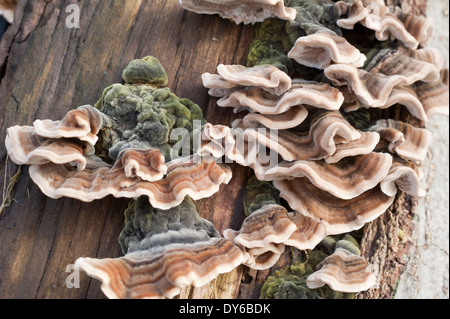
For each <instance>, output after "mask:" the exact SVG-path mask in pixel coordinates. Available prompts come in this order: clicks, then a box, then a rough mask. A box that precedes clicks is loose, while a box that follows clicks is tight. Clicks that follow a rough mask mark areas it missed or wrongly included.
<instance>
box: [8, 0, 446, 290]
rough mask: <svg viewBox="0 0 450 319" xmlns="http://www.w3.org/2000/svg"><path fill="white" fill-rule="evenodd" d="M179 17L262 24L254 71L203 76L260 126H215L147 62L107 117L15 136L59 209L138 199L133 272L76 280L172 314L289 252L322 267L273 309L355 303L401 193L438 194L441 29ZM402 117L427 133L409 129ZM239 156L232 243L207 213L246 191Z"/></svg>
mask: <svg viewBox="0 0 450 319" xmlns="http://www.w3.org/2000/svg"><path fill="white" fill-rule="evenodd" d="M6 2H7V3H10V2H11V1H6ZM179 2H180V5H181V6H182V7H183V8H185V9H187V10H191V11H194V12H197V13H205V14H219V15H220V16H222V17H224V18H227V19H230V20H232V21H234V22H236V23H238V24H239V23H244V24H256V23H258V24H257V25H256V26H255V29H254V30H255V41H254V42H253V43H252V45H251V49H250V52H249V54H248V61H247V65H245V66H244V65H236V64H235V65H224V64H220V65H218V67H217V74H211V73H205V74H203V76H202V81H203V85H204V87H206V88H207V89H209V95H211V96H212V97H215V98H217V105H218V106H219V107H222V108H232V109H233V111H234V112H235V113H236V114H237V113H244V114H240V115H242V116H240V117H239V118H236V119H235V121H234V122H233V123H232V124H231V126H230V127H229V126H224V125H220V124H219V125H214V124H212V123H207V122H206V121H205V119H204V118H203V112H202V109H201V108H200V107H199V106H198V105H197V104H195V103H194V102H192V101H190V100H188V99H183V98H179V97H177V96H176V95H175V94H173V93H172V92H171V91H170V89H169V88H166V87H165V86H166V85H167V83H168V77H167V74H166V72H165V70H164V68H163V67H162V65H161V64H160V62H159V61H158V60H157V59H155V58H153V57H145V58H143V59H137V60H133V61H132V62H130V63H129V64H128V66H127V67H126V68H125V70H124V71H123V73H122V78H123V80H124V81H125V83H116V84H112V85H111V86H109V87H108V88H106V89H105V90H104V91H103V94H102V97H101V98H100V100H99V101H98V102H97V103H96V104H95V107H92V106H89V105H86V106H82V107H79V108H78V109H76V110H72V111H70V112H68V113H67V115H66V116H65V117H64V118H63V119H62V120H60V121H51V120H45V121H41V120H38V121H35V122H34V123H33V126H15V127H12V128H9V129H8V130H7V136H6V141H5V145H6V148H7V151H8V154H9V155H10V157H11V159H12V160H13V161H14V162H15V163H17V164H19V165H31V167H30V169H29V173H30V176H31V178H32V179H33V181H34V182H35V183H36V184H37V185H38V187H39V188H40V189H41V190H42V192H43V193H45V194H46V195H47V196H49V197H51V198H60V197H71V198H75V199H79V200H81V201H87V202H89V201H93V200H97V199H101V198H104V197H106V196H109V195H112V196H115V197H119V198H128V199H132V201H131V203H130V206H129V208H128V209H127V211H126V212H125V228H124V230H123V231H122V233H121V235H120V238H119V243H120V245H121V248H122V252H123V254H124V256H123V257H121V258H116V259H95V258H80V259H78V260H77V262H76V265H77V266H79V267H80V268H81V269H83V270H84V271H85V272H86V273H87V274H88V275H89V276H91V277H94V278H97V279H99V280H100V281H101V282H102V290H103V292H104V293H105V295H106V296H107V297H110V298H173V297H175V296H176V295H178V294H179V293H180V291H181V289H182V288H184V287H186V286H190V285H193V286H195V287H199V286H202V285H204V284H206V283H208V282H210V281H211V280H214V279H215V278H216V277H217V276H218V275H219V274H222V273H226V272H229V271H231V270H233V269H235V268H236V267H238V266H239V265H245V266H247V267H250V268H252V269H256V270H265V269H269V268H271V267H272V266H274V265H275V264H276V263H277V262H278V261H279V259H280V257H281V255H282V254H283V253H284V252H285V250H286V247H288V246H290V247H293V248H294V249H297V250H300V251H308V252H306V253H305V255H307V256H308V258H307V260H306V261H302V262H299V263H296V264H293V265H291V266H290V267H288V268H286V269H284V270H281V271H278V272H275V274H274V276H272V277H270V278H269V279H268V281H267V282H266V284H265V285H264V286H263V288H262V297H263V298H266V297H267V298H273V297H275V298H278V297H280V298H285V297H295V298H347V297H348V298H352V297H354V296H355V293H358V292H360V291H364V290H367V289H369V288H371V287H372V286H373V285H374V284H375V282H376V276H375V274H374V272H373V269H372V267H371V266H370V265H369V264H368V262H367V261H366V260H365V259H364V258H362V257H361V252H360V250H359V247H358V242H357V240H356V239H354V238H353V237H351V235H350V234H349V233H352V234H354V232H355V231H357V230H361V229H362V228H363V226H364V225H366V224H367V223H369V222H371V221H374V220H375V219H376V218H378V217H380V216H381V215H383V214H384V213H385V212H386V211H387V210H388V208H389V207H390V206H391V205H392V204H393V203H394V201H395V199H396V196H397V194H398V193H399V192H404V193H406V194H408V195H411V196H414V197H423V196H425V190H424V189H423V188H422V185H421V179H422V177H423V176H422V172H421V170H420V162H422V161H423V160H424V159H425V157H426V155H427V152H428V149H429V146H430V143H431V141H432V136H431V134H430V133H429V132H428V131H427V130H426V129H424V128H422V127H418V126H419V124H417V123H418V121H417V120H421V121H423V122H426V121H428V120H429V119H430V118H431V117H432V116H434V115H436V114H444V115H448V112H449V111H448V109H449V106H448V86H449V80H448V77H449V76H448V74H449V73H448V70H447V69H444V59H443V57H442V55H441V54H440V53H439V51H437V50H436V49H433V48H424V47H423V45H424V44H425V43H426V40H427V39H428V38H429V37H430V35H431V34H432V31H433V27H432V24H431V22H430V21H428V20H427V19H425V18H423V17H419V16H415V15H412V14H409V13H405V12H403V11H402V9H401V8H399V7H388V6H386V5H385V3H384V1H382V0H344V1H332V0H286V1H283V0H245V1H237V0H180V1H179ZM2 3H5V1H3V2H1V1H0V4H2ZM0 9H1V7H0ZM356 25H361V26H362V27H361V26H357V27H356ZM355 28H357V29H356V30H354V29H355ZM359 33H361V34H359ZM391 108H392V109H395V110H400V112H399V113H401V114H402V115H404V114H405V113H402V112H404V110H403V109H401V108H405V110H406V111H408V112H409V113H410V114H411V115H412V116H414V117H415V118H416V119H414V120H411V121H409V120H408V119H409V118H408V117H407V116H405V118H404V119H403V118H401V119H396V120H394V119H392V118H391V117H392V114H393V113H392V112H391V110H390V109H391ZM199 140H200V142H199V143H196V142H198V141H199ZM197 144H198V145H197ZM186 145H187V147H186ZM222 157H225V158H226V159H227V160H229V161H231V162H235V163H237V164H239V165H242V166H245V167H249V168H251V169H252V170H253V172H254V175H255V177H254V178H252V179H251V180H250V181H249V183H248V185H247V186H246V188H245V190H244V194H243V204H244V211H245V214H246V218H245V219H244V220H243V223H242V225H241V227H240V229H239V230H232V229H227V230H225V231H224V232H223V236H220V234H219V232H218V231H217V230H216V228H215V226H214V225H213V224H212V223H211V222H209V221H207V220H205V219H203V218H201V217H200V215H199V214H198V212H197V210H196V207H195V204H194V202H193V201H195V200H200V199H203V198H207V197H210V196H212V195H213V194H215V193H216V192H218V191H219V188H220V187H221V185H223V184H227V183H229V181H230V180H231V178H232V173H231V172H232V171H231V168H230V167H228V166H227V165H225V164H220V163H218V162H219V161H216V159H219V158H222ZM337 235H339V236H340V237H342V236H343V238H341V239H340V240H339V241H338V240H337V238H338V237H337ZM327 236H336V237H333V238H331V237H327ZM330 242H331V243H332V244H330ZM327 245H328V246H327ZM324 246H327V249H326V252H324V251H323V247H324ZM321 249H322V250H321Z"/></svg>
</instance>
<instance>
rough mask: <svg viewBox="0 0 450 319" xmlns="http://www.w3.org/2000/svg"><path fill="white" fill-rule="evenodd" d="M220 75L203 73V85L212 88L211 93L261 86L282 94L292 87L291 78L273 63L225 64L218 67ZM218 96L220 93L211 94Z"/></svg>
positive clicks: (224, 92) (271, 91)
mask: <svg viewBox="0 0 450 319" xmlns="http://www.w3.org/2000/svg"><path fill="white" fill-rule="evenodd" d="M217 72H218V75H216V74H210V73H205V74H203V75H202V80H203V86H204V87H206V88H208V89H211V90H213V91H210V94H211V93H213V92H215V91H217V90H219V92H223V95H222V96H224V95H226V94H228V93H230V92H231V91H233V90H236V89H238V88H240V87H260V88H262V89H264V90H265V91H267V92H269V93H272V94H275V95H281V94H283V93H284V92H286V91H287V90H288V89H289V88H290V87H291V78H290V77H289V76H288V75H287V74H286V73H284V72H283V71H281V70H280V69H278V68H277V67H275V66H273V65H260V66H254V67H251V68H248V67H245V66H243V65H224V64H220V65H219V66H218V67H217ZM211 95H213V96H218V94H214V93H213V94H211Z"/></svg>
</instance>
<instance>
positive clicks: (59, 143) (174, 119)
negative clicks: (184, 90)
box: [5, 57, 231, 209]
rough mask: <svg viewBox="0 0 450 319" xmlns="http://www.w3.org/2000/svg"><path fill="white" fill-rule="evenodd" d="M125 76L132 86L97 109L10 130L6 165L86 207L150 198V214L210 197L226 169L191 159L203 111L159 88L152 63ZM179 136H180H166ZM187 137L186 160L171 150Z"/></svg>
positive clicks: (158, 71) (120, 87) (133, 66)
mask: <svg viewBox="0 0 450 319" xmlns="http://www.w3.org/2000/svg"><path fill="white" fill-rule="evenodd" d="M123 77H124V79H125V80H127V81H129V83H125V84H114V85H112V86H110V87H108V88H107V89H105V91H104V92H103V96H102V98H101V99H100V101H99V102H98V103H97V104H96V106H97V108H94V107H92V106H89V105H86V106H82V107H79V108H78V109H76V110H72V111H70V112H68V113H67V115H66V116H65V117H64V119H63V120H61V121H52V120H44V121H41V120H37V121H35V122H34V126H33V127H31V126H28V127H27V126H25V127H20V126H16V127H12V128H10V129H8V131H7V137H6V141H5V145H6V148H7V150H8V153H9V154H10V156H11V159H12V160H13V161H15V162H16V163H17V164H19V165H31V167H30V170H29V172H30V177H31V178H32V179H33V181H34V182H35V183H36V184H37V185H38V186H39V188H40V189H41V190H42V192H43V193H45V194H46V195H47V196H49V197H51V198H60V197H71V198H75V199H78V200H81V201H85V202H90V201H93V200H97V199H101V198H104V197H106V196H108V195H113V196H115V197H123V198H137V197H140V196H147V197H148V198H149V201H150V203H151V204H152V205H153V206H154V207H155V208H160V209H170V208H172V207H175V206H178V205H179V204H181V203H182V202H183V200H184V198H185V197H186V196H188V195H190V196H191V197H192V198H193V199H194V200H196V199H201V198H205V197H209V196H211V195H212V194H214V193H216V192H217V191H218V190H219V187H220V186H221V185H222V184H226V183H228V182H229V181H230V179H231V170H230V168H229V167H227V166H226V165H223V164H216V163H215V162H209V163H206V162H204V161H202V160H197V159H196V158H194V157H193V156H192V153H193V152H192V145H193V143H192V140H193V139H194V136H195V134H198V133H196V132H195V131H196V130H197V131H198V132H200V131H201V127H202V125H203V124H204V122H205V121H204V119H203V115H202V111H201V109H200V107H199V106H198V105H196V104H195V103H193V102H191V101H189V100H187V99H180V98H178V97H177V96H175V95H174V94H172V93H171V92H170V90H169V89H167V88H162V86H163V85H165V84H167V75H166V73H165V71H164V68H163V67H162V66H161V64H160V63H159V61H158V60H157V59H155V58H153V57H146V58H144V59H139V60H134V61H132V62H131V63H130V64H129V65H128V66H127V68H126V69H125V70H124V72H123ZM196 125H198V127H196ZM176 129H183V130H182V131H183V132H182V135H179V134H178V135H177V134H171V133H173V132H174V131H175V130H176ZM179 131H181V130H179ZM175 135H176V136H175ZM186 138H187V139H189V143H187V145H189V150H188V151H189V152H188V154H184V153H185V151H186V150H185V149H176V147H172V146H173V145H175V144H176V143H179V142H180V141H183V139H186ZM169 145H170V146H169ZM174 149H175V150H176V151H173V150H174ZM75 166H76V167H75Z"/></svg>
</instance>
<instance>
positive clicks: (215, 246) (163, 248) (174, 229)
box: [75, 198, 245, 299]
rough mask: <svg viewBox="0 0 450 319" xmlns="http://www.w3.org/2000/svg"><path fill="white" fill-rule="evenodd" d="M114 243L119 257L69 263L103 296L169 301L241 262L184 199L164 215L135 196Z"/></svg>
mask: <svg viewBox="0 0 450 319" xmlns="http://www.w3.org/2000/svg"><path fill="white" fill-rule="evenodd" d="M120 242H121V244H122V248H123V250H125V253H126V254H125V256H124V257H121V258H116V259H93V258H80V259H78V260H77V261H76V263H75V265H76V266H78V267H79V268H80V269H82V270H84V271H85V272H86V273H87V274H88V275H89V276H91V277H94V278H97V279H99V280H100V281H102V286H101V288H102V291H103V292H104V293H105V295H106V296H107V297H109V298H120V299H150V298H151V299H155V298H173V297H175V296H176V295H178V294H179V293H180V291H181V289H182V288H184V287H186V286H190V285H193V286H195V287H199V286H202V285H204V284H206V283H208V282H210V281H211V280H213V279H214V278H216V277H217V276H218V275H219V274H221V273H226V272H229V271H231V270H233V269H234V268H236V267H237V266H239V265H240V264H241V263H242V262H243V261H244V260H245V257H244V254H243V253H242V251H241V250H240V249H239V248H238V247H237V246H236V245H234V244H233V243H231V242H230V241H228V240H226V239H223V238H220V236H219V234H218V232H217V230H215V228H214V226H213V225H212V224H211V223H210V222H208V221H206V220H204V219H202V218H201V217H200V216H199V215H198V213H197V211H196V209H195V206H194V204H193V202H192V201H191V200H190V199H186V200H185V201H183V202H182V203H181V205H180V206H177V207H174V208H172V209H170V210H167V211H161V210H158V209H153V208H152V207H151V206H150V205H149V202H148V200H147V199H145V198H140V199H138V200H137V201H136V202H134V203H133V204H132V205H131V206H130V208H129V209H128V210H127V212H126V227H125V229H124V230H123V231H122V233H121V237H120Z"/></svg>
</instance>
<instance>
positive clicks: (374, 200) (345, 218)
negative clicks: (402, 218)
mask: <svg viewBox="0 0 450 319" xmlns="http://www.w3.org/2000/svg"><path fill="white" fill-rule="evenodd" d="M273 184H274V186H275V187H276V188H277V189H278V190H279V191H280V197H281V198H284V199H285V200H286V201H287V202H288V204H289V206H290V207H291V209H293V210H294V211H297V212H299V213H301V214H302V215H305V216H307V217H309V218H312V219H314V220H316V221H318V222H320V223H322V224H323V225H324V226H325V227H326V231H327V234H329V235H336V234H345V233H348V232H351V231H354V230H358V229H360V228H361V227H363V226H364V225H365V224H366V223H368V222H371V221H373V220H375V219H376V218H378V217H379V216H380V215H382V214H383V213H384V212H385V211H386V210H387V209H388V208H389V207H390V206H391V205H392V203H393V202H394V199H395V196H388V195H386V194H384V193H383V192H382V191H381V189H380V186H379V185H378V186H376V187H374V188H372V189H370V190H368V191H366V192H365V193H363V194H361V195H360V196H358V197H355V198H353V199H350V200H343V199H339V198H337V197H335V196H333V195H331V194H330V193H328V192H327V191H324V190H321V189H319V188H317V187H315V186H314V185H313V184H312V183H311V182H309V181H308V179H306V178H298V179H294V180H291V181H290V180H282V181H274V182H273Z"/></svg>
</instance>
